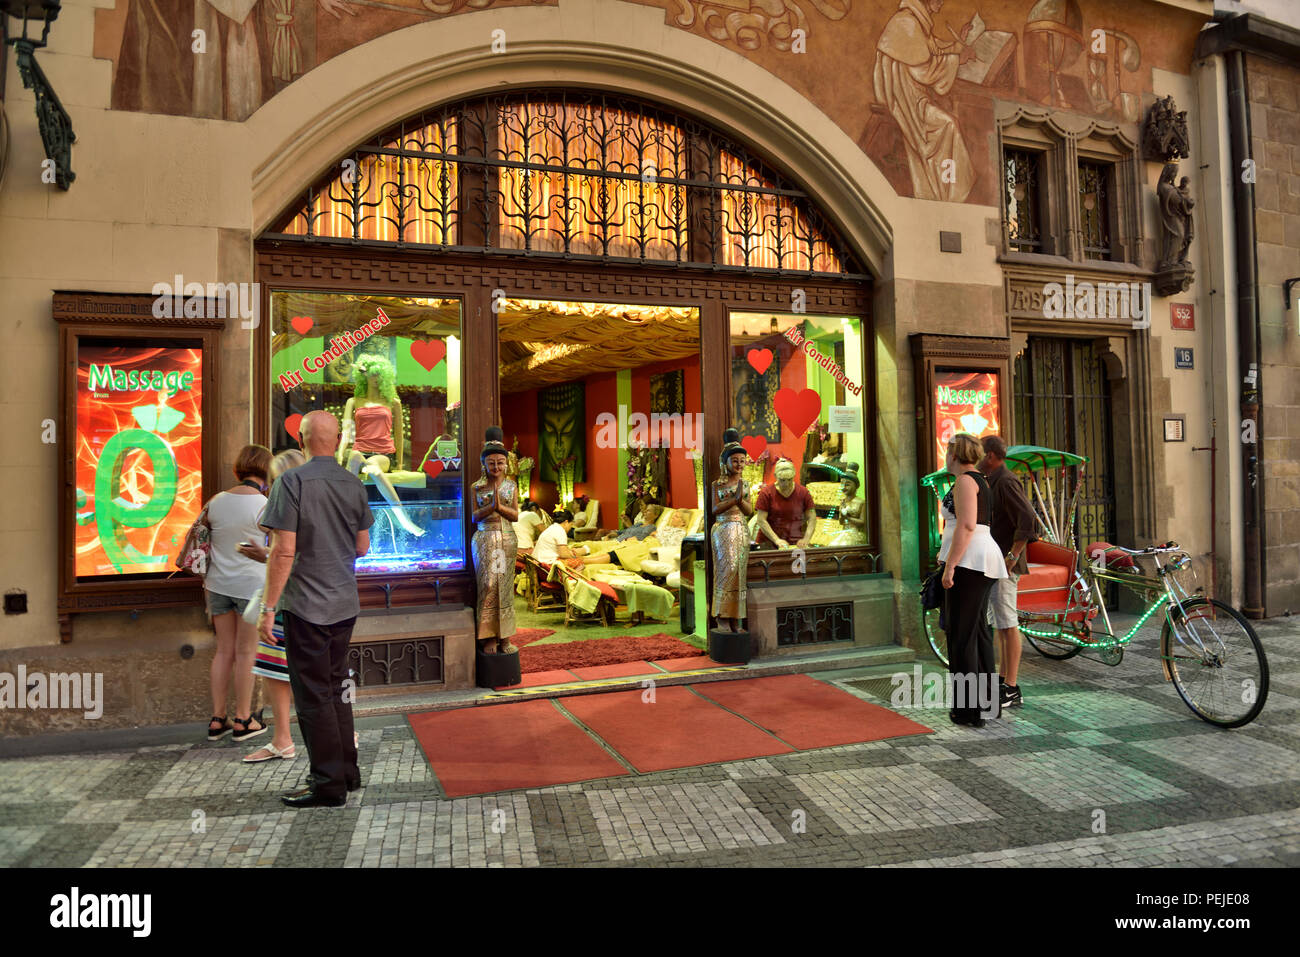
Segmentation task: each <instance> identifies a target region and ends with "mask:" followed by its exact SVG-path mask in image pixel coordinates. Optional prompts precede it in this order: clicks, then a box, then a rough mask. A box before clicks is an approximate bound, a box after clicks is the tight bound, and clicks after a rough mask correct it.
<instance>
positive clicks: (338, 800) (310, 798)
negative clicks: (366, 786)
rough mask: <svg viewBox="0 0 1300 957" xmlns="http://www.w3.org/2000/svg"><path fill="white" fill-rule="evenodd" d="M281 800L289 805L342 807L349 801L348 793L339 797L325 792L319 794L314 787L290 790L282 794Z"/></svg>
mask: <svg viewBox="0 0 1300 957" xmlns="http://www.w3.org/2000/svg"><path fill="white" fill-rule="evenodd" d="M280 800H281V801H283V802H284V803H285V804H287V805H289V807H295V808H304V807H342V806H343V805H345V804H347V803H348V799H347V795H344V794H340V795H338V796H337V797H327V796H325V795H323V794H317V793H316V792H315V791H314V790H313V789H312V788H302V789H301V790H299V791H289V792H287V793H285V794H282V795H280Z"/></svg>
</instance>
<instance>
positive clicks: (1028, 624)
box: [1020, 616, 1081, 661]
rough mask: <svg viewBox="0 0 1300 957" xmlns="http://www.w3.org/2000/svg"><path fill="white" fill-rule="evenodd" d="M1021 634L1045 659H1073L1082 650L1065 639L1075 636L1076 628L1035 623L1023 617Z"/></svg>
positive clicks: (1041, 622)
mask: <svg viewBox="0 0 1300 957" xmlns="http://www.w3.org/2000/svg"><path fill="white" fill-rule="evenodd" d="M1035 632H1037V634H1035ZM1020 633H1021V634H1022V635H1024V636H1025V638H1026V639H1028V641H1029V643H1030V644H1031V645H1033V646H1034V650H1035V651H1037V652H1038V653H1039V654H1040V655H1042V656H1043V657H1044V658H1051V659H1052V660H1053V661H1064V660H1065V659H1066V658H1073V657H1074V656H1075V655H1077V654H1078V653H1079V651H1080V650H1081V649H1080V648H1079V646H1078V645H1076V644H1074V643H1073V642H1071V641H1070V640H1069V639H1068V638H1066V637H1064V636H1066V635H1074V634H1075V630H1074V628H1073V627H1072V626H1069V625H1062V624H1055V623H1053V622H1044V621H1035V620H1033V619H1029V620H1026V619H1025V618H1024V617H1023V616H1022V617H1021V619H1020Z"/></svg>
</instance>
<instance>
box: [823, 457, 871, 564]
mask: <svg viewBox="0 0 1300 957" xmlns="http://www.w3.org/2000/svg"><path fill="white" fill-rule="evenodd" d="M845 467H846V468H847V469H848V470H849V474H847V475H845V476H844V481H843V482H841V483H840V484H841V489H842V490H843V492H844V497H843V498H842V499H841V500H840V507H839V509H838V514H839V517H840V524H841V525H842V526H843V529H842V530H841V531H838V532H836V533H835V537H834V538H832V539H831V541H830V544H831V545H832V546H848V545H865V544H867V503H866V502H865V501H864V500H863V499H860V498H858V489H859V488H860V487H861V485H862V482H861V480H860V479H859V478H858V463H857V462H849V463H848V465H847V466H845Z"/></svg>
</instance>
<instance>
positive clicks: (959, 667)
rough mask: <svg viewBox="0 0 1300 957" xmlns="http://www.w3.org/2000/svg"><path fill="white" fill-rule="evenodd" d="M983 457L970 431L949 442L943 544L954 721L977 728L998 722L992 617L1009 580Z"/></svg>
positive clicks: (949, 715)
mask: <svg viewBox="0 0 1300 957" xmlns="http://www.w3.org/2000/svg"><path fill="white" fill-rule="evenodd" d="M983 454H984V449H983V447H982V446H981V445H980V443H979V440H978V439H976V438H975V436H973V435H969V434H967V433H965V432H959V433H957V434H956V435H954V436H953V437H952V439H951V440H949V442H948V452H947V455H946V456H945V458H944V464H945V465H946V466H947V468H948V471H949V472H951V473H952V474H953V476H954V478H953V483H952V488H951V489H949V491H948V494H947V495H945V496H944V499H943V519H944V525H943V544H942V546H940V548H939V561H941V562H943V563H944V568H943V587H944V588H945V589H947V593H946V601H947V609H946V612H945V615H944V618H945V629H946V631H947V636H948V670H949V671H950V672H952V675H953V693H954V697H955V699H956V700H955V703H956V705H957V707H954V708H953V709H952V710H951V711H949V712H948V717H949V718H950V719H951V720H952V721H953V723H954V724H966V725H971V726H973V727H977V728H981V727H983V726H984V719H985V718H988V717H993V718H996V717H997V716H998V713H999V709H998V681H997V664H996V662H995V661H994V657H993V635H992V633H991V632H990V631H989V625H988V619H987V617H986V614H987V610H988V601H989V593H990V592H991V591H992V590H993V584H994V582H996V581H997V580H998V579H999V578H1006V577H1007V566H1006V562H1005V561H1004V560H1003V558H1002V550H1001V549H1000V548H998V543H997V542H995V541H994V540H993V534H992V530H991V529H990V527H989V521H990V518H991V515H992V508H993V497H992V494H991V493H990V491H989V486H988V482H987V481H986V480H985V478H984V476H983V474H982V473H981V472H980V471H979V470H978V469H977V468H976V467H975V463H977V462H978V461H979V460H980V458H981V457H982V456H983ZM990 699H991V700H990Z"/></svg>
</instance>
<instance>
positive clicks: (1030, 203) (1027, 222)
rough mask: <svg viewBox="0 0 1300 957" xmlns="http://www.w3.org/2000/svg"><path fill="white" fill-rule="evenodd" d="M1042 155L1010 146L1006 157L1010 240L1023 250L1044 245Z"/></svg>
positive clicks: (1034, 250) (1033, 249)
mask: <svg viewBox="0 0 1300 957" xmlns="http://www.w3.org/2000/svg"><path fill="white" fill-rule="evenodd" d="M1040 159H1041V158H1040V156H1039V154H1037V153H1030V152H1028V151H1026V150H1007V151H1006V154H1005V158H1004V163H1003V166H1004V170H1005V173H1006V176H1005V184H1006V202H1007V241H1008V242H1009V243H1010V244H1011V248H1012V249H1018V250H1020V251H1021V252H1037V251H1038V250H1040V249H1041V248H1042V245H1043V225H1042V209H1041V202H1040V199H1039V195H1038V191H1039V189H1040V181H1039V177H1040V173H1041V171H1040V169H1039V163H1040Z"/></svg>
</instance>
